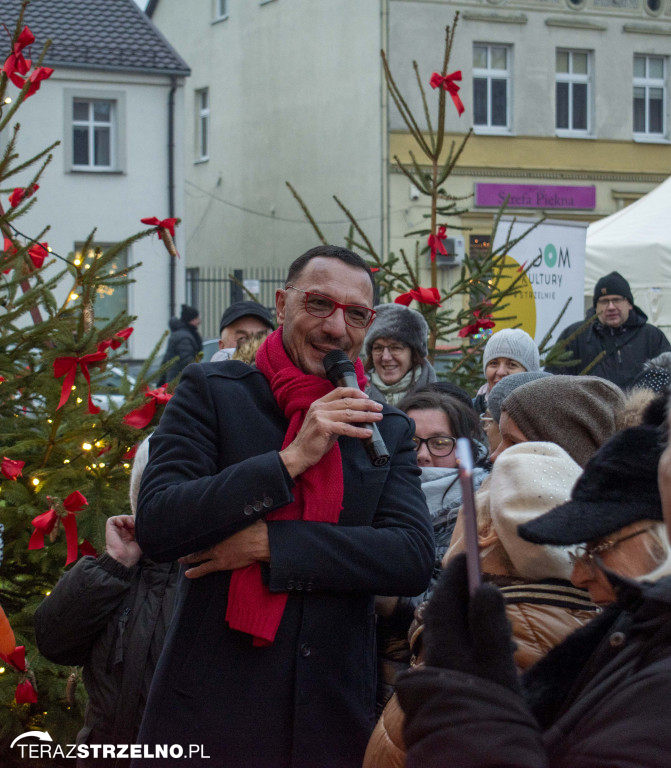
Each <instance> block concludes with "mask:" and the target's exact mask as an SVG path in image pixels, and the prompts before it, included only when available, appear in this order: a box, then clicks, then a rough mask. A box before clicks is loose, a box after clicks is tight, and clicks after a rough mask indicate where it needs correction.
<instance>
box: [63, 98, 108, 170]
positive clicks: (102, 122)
mask: <svg viewBox="0 0 671 768" xmlns="http://www.w3.org/2000/svg"><path fill="white" fill-rule="evenodd" d="M113 132H114V102H113V101H109V100H105V101H102V100H101V101H89V100H87V99H74V100H73V102H72V165H73V167H75V168H92V169H94V170H110V169H111V168H113V167H114V158H113V156H112V153H113V148H114V143H113V142H114V135H113Z"/></svg>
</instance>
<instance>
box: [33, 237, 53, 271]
mask: <svg viewBox="0 0 671 768" xmlns="http://www.w3.org/2000/svg"><path fill="white" fill-rule="evenodd" d="M48 255H49V243H35V245H32V246H31V247H30V248H29V249H28V256H30V260H31V261H32V262H33V266H34V267H35V269H39V268H40V267H41V266H42V264H44V260H45V259H46V258H47V256H48Z"/></svg>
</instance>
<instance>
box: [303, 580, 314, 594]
mask: <svg viewBox="0 0 671 768" xmlns="http://www.w3.org/2000/svg"><path fill="white" fill-rule="evenodd" d="M313 588H314V584H313V583H312V582H311V581H308V583H307V584H306V585H305V591H306V592H312V590H313Z"/></svg>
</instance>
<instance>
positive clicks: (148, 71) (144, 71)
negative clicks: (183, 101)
mask: <svg viewBox="0 0 671 768" xmlns="http://www.w3.org/2000/svg"><path fill="white" fill-rule="evenodd" d="M44 63H45V64H49V65H50V66H53V67H54V68H55V67H62V68H63V69H81V70H87V69H95V70H97V71H99V72H130V73H132V74H136V75H166V76H170V77H172V76H178V77H189V76H190V75H191V70H190V69H189V68H187V69H174V68H167V67H166V68H163V69H159V68H156V67H124V66H115V65H114V64H79V63H77V62H72V61H58V60H57V59H50V60H49V61H47V60H46V59H45V61H44Z"/></svg>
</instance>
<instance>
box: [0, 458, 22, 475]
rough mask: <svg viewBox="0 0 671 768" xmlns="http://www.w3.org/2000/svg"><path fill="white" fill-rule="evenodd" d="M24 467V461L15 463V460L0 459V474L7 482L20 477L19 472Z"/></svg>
mask: <svg viewBox="0 0 671 768" xmlns="http://www.w3.org/2000/svg"><path fill="white" fill-rule="evenodd" d="M25 465H26V462H25V461H17V460H15V459H8V458H7V457H6V456H3V458H2V464H1V465H0V472H2V474H3V475H4V476H5V477H6V478H7V479H8V480H16V478H17V477H21V476H22V473H21V470H22V469H23V468H24V466H25Z"/></svg>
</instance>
